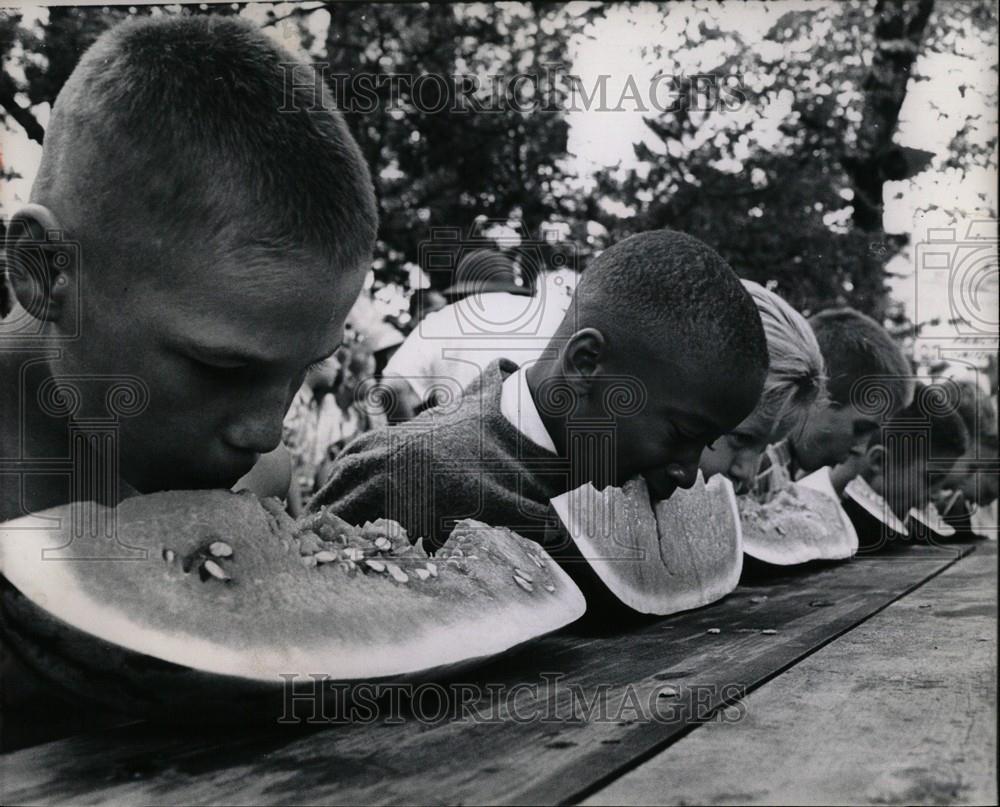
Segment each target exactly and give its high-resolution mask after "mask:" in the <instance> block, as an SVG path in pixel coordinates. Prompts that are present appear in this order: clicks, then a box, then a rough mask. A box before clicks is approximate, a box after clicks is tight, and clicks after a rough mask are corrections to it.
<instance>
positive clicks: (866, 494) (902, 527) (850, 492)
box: [844, 476, 910, 537]
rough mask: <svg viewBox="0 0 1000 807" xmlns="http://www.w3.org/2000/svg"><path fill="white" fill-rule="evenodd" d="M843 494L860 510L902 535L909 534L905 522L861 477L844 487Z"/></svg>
mask: <svg viewBox="0 0 1000 807" xmlns="http://www.w3.org/2000/svg"><path fill="white" fill-rule="evenodd" d="M844 496H845V497H846V498H848V499H850V500H851V501H852V502H855V503H856V504H857V505H858V506H859V507H860V508H861V509H862V510H864V511H865V512H867V513H868V514H869V515H871V516H873V517H874V518H875V520H876V521H880V522H881V523H882V524H884V525H885V526H887V527H888V528H889V529H891V530H893V531H894V532H897V533H899V534H900V535H902V536H904V537H908V536H909V534H910V533H909V530H908V529H907V528H906V524H904V523H903V522H902V520H901V519H900V518H899V516H897V515H896V514H895V513H894V512H892V508H891V507H889V504H888V502H886V500H885V499H884V498H883V497H882V496H881V495H879V494H878V493H877V492H876V491H875V489H874V488H872V486H871V485H869V484H868V483H867V482H866V481H865V480H864V479H863V478H862V477H860V476H856V477H854V479H852V480H851V481H850V482H848V483H847V487H845V488H844Z"/></svg>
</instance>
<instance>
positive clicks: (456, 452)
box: [309, 359, 569, 549]
mask: <svg viewBox="0 0 1000 807" xmlns="http://www.w3.org/2000/svg"><path fill="white" fill-rule="evenodd" d="M516 370H517V365H516V364H514V363H513V362H511V361H508V360H506V359H501V360H500V361H497V362H494V363H493V364H491V365H489V366H488V367H487V368H486V369H485V370H484V371H483V374H482V375H481V376H480V377H479V378H478V379H476V381H474V382H473V383H472V384H470V385H469V387H468V388H467V389H466V391H465V392H464V394H463V396H462V398H461V400H460V401H459V403H458V405H457V407H456V406H455V405H452V406H451V407H436V408H434V409H430V410H428V411H426V412H423V413H422V414H420V415H419V416H418V417H416V418H414V419H413V420H411V421H409V422H407V423H401V424H399V425H396V426H390V427H388V428H383V429H379V430H377V431H372V432H368V433H367V434H363V435H361V436H359V437H358V438H357V439H356V440H354V441H353V442H352V443H351V444H350V445H349V446H347V448H346V449H344V451H343V452H342V453H341V454H340V456H338V457H337V461H336V463H335V465H334V468H333V473H332V476H331V477H330V480H329V481H328V482H327V484H326V485H324V486H323V488H322V489H321V490H320V491H319V492H318V493H317V494H316V496H315V497H314V498H313V500H312V501H311V502H310V504H309V507H310V509H311V510H315V509H318V508H319V507H321V506H323V505H331V506H332V509H333V511H334V512H335V513H336V514H337V515H339V516H340V517H341V518H343V519H345V520H346V521H348V522H351V523H353V524H360V523H363V522H364V521H366V520H374V519H376V518H380V517H385V518H391V519H394V520H395V521H398V522H399V523H400V524H402V525H403V527H404V528H405V529H406V531H407V533H408V534H409V536H410V539H411V540H416V539H417V538H418V537H420V536H423V537H424V538H425V539H426V540H427V541H428V549H430V548H437V547H439V546H440V545H441V544H442V543H443V542H444V541H445V540H446V539H447V537H448V535H449V534H450V533H451V530H452V528H453V527H454V525H455V522H456V521H457V520H459V519H463V518H475V519H478V520H480V521H484V522H486V523H487V524H490V525H492V526H504V527H509V528H510V529H512V530H514V531H515V532H517V533H519V534H520V535H523V536H524V537H525V538H529V539H531V540H535V541H538V542H542V540H543V538H544V534H545V525H546V521H547V519H548V517H549V499H550V498H552V497H553V496H556V495H558V494H560V493H562V492H563V491H565V490H566V489H567V487H568V483H567V480H568V478H569V477H568V474H567V471H566V463H565V462H564V461H563V460H561V459H560V458H559V457H558V456H556V455H555V454H553V453H551V452H549V451H547V450H546V449H544V448H542V447H541V446H539V445H537V444H536V443H534V442H533V441H532V440H530V439H528V438H527V437H525V436H524V435H523V434H521V433H520V432H519V431H518V430H517V429H516V428H515V427H514V426H513V425H512V424H511V423H510V422H509V421H508V420H507V419H506V418H505V417H504V415H503V412H501V410H500V394H501V387H502V385H503V382H504V380H505V379H506V378H507V377H508V376H509V375H510V374H511V373H513V372H514V371H516Z"/></svg>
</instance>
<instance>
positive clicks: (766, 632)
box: [761, 628, 778, 636]
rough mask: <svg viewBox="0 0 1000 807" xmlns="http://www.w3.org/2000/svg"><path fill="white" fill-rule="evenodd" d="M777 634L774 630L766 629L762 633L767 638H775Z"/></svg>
mask: <svg viewBox="0 0 1000 807" xmlns="http://www.w3.org/2000/svg"><path fill="white" fill-rule="evenodd" d="M777 632H778V631H776V630H775V629H774V628H765V629H764V630H762V631H761V633H763V634H764V635H765V636H774V634H776V633H777Z"/></svg>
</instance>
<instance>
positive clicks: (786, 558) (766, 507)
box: [739, 468, 858, 566]
mask: <svg viewBox="0 0 1000 807" xmlns="http://www.w3.org/2000/svg"><path fill="white" fill-rule="evenodd" d="M817 474H819V475H821V476H817ZM812 476H813V478H812V479H810V478H808V477H807V479H806V480H801V481H799V482H793V483H790V484H788V485H786V486H785V487H783V488H781V489H780V490H778V491H776V492H774V493H773V494H772V495H771V496H770V498H769V499H768V500H767V502H765V503H763V504H761V503H759V502H757V501H755V500H754V499H752V498H751V497H749V496H740V497H739V503H740V518H741V519H742V523H743V551H744V552H745V553H746V554H747V555H748V556H750V557H751V558H754V559H756V560H760V561H763V562H764V563H769V564H772V565H775V566H791V565H794V564H798V563H808V562H810V561H814V560H843V559H845V558H850V557H853V556H854V555H855V554H856V553H857V551H858V535H857V533H856V532H855V530H854V526H853V525H852V524H851V521H850V519H849V518H848V517H847V514H846V513H845V512H844V509H843V508H842V507H841V506H840V504H839V502H838V501H837V498H836V493H835V492H834V490H833V485H832V484H831V483H830V480H829V470H828V469H825V468H824V469H820V471H817V472H816V474H813V475H812ZM823 480H825V484H824V481H823Z"/></svg>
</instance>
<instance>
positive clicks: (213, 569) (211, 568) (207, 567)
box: [201, 560, 231, 580]
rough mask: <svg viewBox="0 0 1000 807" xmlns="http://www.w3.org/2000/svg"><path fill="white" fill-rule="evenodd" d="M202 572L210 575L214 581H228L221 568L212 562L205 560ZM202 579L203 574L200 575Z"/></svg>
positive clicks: (228, 578)
mask: <svg viewBox="0 0 1000 807" xmlns="http://www.w3.org/2000/svg"><path fill="white" fill-rule="evenodd" d="M201 568H202V571H203V572H204V573H206V574H209V575H211V576H212V577H214V578H215V579H216V580H230V579H231V578H230V577H229V575H228V574H226V573H225V571H223V569H222V567H221V566H220V565H219V564H218V563H216V562H215V561H214V560H206V561H205V562H204V563H203V564H202V566H201ZM202 578H203V579H204V578H205V574H202Z"/></svg>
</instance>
